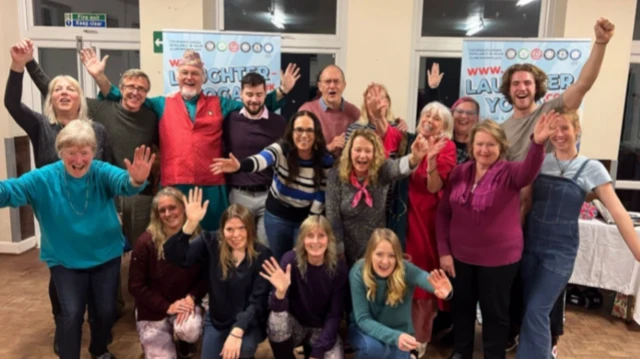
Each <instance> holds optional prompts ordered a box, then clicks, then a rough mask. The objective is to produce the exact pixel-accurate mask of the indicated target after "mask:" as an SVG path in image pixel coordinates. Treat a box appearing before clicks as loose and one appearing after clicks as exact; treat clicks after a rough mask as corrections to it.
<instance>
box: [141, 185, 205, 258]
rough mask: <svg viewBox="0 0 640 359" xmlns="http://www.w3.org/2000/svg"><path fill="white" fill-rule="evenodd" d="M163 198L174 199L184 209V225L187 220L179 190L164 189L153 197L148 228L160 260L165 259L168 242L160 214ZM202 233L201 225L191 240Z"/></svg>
mask: <svg viewBox="0 0 640 359" xmlns="http://www.w3.org/2000/svg"><path fill="white" fill-rule="evenodd" d="M162 197H169V198H171V199H173V200H174V201H175V202H176V204H177V205H178V206H179V207H181V208H182V211H183V218H182V223H183V224H184V222H185V221H186V220H187V216H186V214H185V212H184V209H185V208H184V202H182V197H183V194H182V192H180V191H179V190H178V189H176V188H174V187H164V188H162V189H161V190H160V191H158V193H157V194H156V195H155V196H154V197H153V200H152V201H151V220H150V221H149V226H148V227H147V231H149V233H151V239H152V241H153V244H154V245H155V246H156V250H157V251H158V259H164V242H166V241H167V239H168V238H167V233H166V232H165V230H164V224H163V223H162V220H161V219H160V212H158V203H159V202H160V199H161V198H162ZM199 233H200V225H198V227H196V230H195V231H194V232H193V235H192V236H191V238H195V237H196V236H197V235H198V234H199Z"/></svg>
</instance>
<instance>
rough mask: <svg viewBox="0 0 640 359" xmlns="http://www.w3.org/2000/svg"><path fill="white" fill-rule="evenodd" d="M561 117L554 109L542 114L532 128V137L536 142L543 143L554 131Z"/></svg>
mask: <svg viewBox="0 0 640 359" xmlns="http://www.w3.org/2000/svg"><path fill="white" fill-rule="evenodd" d="M561 118H562V115H561V114H559V113H557V112H555V111H550V112H547V113H544V114H542V116H540V119H539V120H538V122H537V123H536V127H535V128H534V129H533V139H534V140H535V141H536V143H539V144H542V143H544V141H546V140H547V139H548V138H549V137H550V136H551V135H552V134H553V133H554V132H555V131H556V129H557V128H558V121H559V120H560V119H561Z"/></svg>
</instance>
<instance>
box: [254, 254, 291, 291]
mask: <svg viewBox="0 0 640 359" xmlns="http://www.w3.org/2000/svg"><path fill="white" fill-rule="evenodd" d="M262 270H263V271H262V272H260V275H261V276H262V277H263V278H264V279H266V280H268V281H269V282H270V283H271V285H273V287H274V288H275V289H276V291H278V292H280V293H285V292H286V291H287V289H289V286H290V285H291V264H289V265H287V269H286V271H283V270H282V268H281V267H280V264H278V261H277V260H276V259H275V258H273V257H271V258H270V259H269V260H266V261H264V263H262Z"/></svg>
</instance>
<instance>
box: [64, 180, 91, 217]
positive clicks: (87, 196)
mask: <svg viewBox="0 0 640 359" xmlns="http://www.w3.org/2000/svg"><path fill="white" fill-rule="evenodd" d="M62 176H63V177H64V190H65V191H66V193H67V200H68V201H69V205H70V206H71V210H72V211H73V212H74V213H75V214H77V215H78V216H82V215H84V213H85V212H86V211H87V207H88V206H89V181H88V180H87V189H86V191H85V198H84V209H83V210H82V212H78V211H77V210H76V208H75V207H74V206H73V202H72V201H71V195H70V194H69V183H67V174H66V173H63V174H62Z"/></svg>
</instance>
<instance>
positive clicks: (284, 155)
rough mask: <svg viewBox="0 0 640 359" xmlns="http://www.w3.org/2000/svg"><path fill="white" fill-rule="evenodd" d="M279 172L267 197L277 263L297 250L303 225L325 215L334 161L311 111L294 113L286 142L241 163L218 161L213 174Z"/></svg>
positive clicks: (266, 215) (268, 225) (266, 222)
mask: <svg viewBox="0 0 640 359" xmlns="http://www.w3.org/2000/svg"><path fill="white" fill-rule="evenodd" d="M271 166H273V167H274V175H273V182H272V184H271V188H270V189H269V195H268V197H267V203H266V206H265V207H266V210H265V213H264V226H265V229H266V232H267V241H268V242H269V246H270V248H271V251H272V252H273V254H274V256H275V257H276V259H277V260H278V261H280V259H281V258H282V255H283V254H285V253H286V252H288V251H290V250H291V249H293V245H294V241H295V238H297V237H298V231H299V228H300V224H301V223H302V221H304V220H305V219H306V218H307V216H308V215H309V214H322V212H323V210H324V198H325V188H326V183H327V175H328V172H329V169H330V168H331V167H332V166H333V157H332V156H331V154H330V153H329V152H328V151H327V146H326V142H325V139H324V135H323V134H322V126H321V125H320V121H319V120H318V118H317V117H316V115H314V114H313V113H311V112H309V111H299V112H297V113H295V114H294V115H293V116H292V117H291V120H290V121H289V123H288V125H287V129H286V130H285V134H284V137H283V138H282V139H281V140H280V141H278V142H276V143H274V144H272V145H270V146H268V147H267V148H265V149H264V150H262V151H261V152H260V153H258V154H256V155H253V156H250V157H247V158H245V159H243V160H242V161H239V160H238V159H237V158H236V157H235V156H234V155H233V153H230V154H229V158H216V159H214V160H213V164H212V165H211V166H210V168H211V171H212V172H213V173H214V174H216V175H217V174H221V173H234V172H238V171H242V172H259V171H263V170H265V169H267V168H269V167H271Z"/></svg>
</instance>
